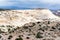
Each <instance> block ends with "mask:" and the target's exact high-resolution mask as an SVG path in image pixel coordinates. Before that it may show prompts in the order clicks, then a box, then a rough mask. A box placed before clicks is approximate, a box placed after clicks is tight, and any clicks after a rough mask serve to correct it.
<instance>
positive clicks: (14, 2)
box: [0, 0, 60, 9]
mask: <svg viewBox="0 0 60 40" xmlns="http://www.w3.org/2000/svg"><path fill="white" fill-rule="evenodd" d="M0 8H7V9H8V8H11V9H17V8H49V9H60V0H0Z"/></svg>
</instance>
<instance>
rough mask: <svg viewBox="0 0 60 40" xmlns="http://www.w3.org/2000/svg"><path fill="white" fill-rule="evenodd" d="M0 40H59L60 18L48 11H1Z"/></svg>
mask: <svg viewBox="0 0 60 40" xmlns="http://www.w3.org/2000/svg"><path fill="white" fill-rule="evenodd" d="M0 40H60V17H59V16H57V15H55V14H53V12H52V11H50V10H49V9H30V10H1V11H0Z"/></svg>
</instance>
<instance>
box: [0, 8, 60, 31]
mask: <svg viewBox="0 0 60 40" xmlns="http://www.w3.org/2000/svg"><path fill="white" fill-rule="evenodd" d="M59 19H60V18H59V17H58V16H55V15H54V14H53V13H52V12H51V11H50V10H49V9H41V10H40V9H33V10H5V11H0V25H1V26H2V25H4V26H7V25H11V26H15V27H12V28H17V27H16V26H19V27H21V26H23V25H24V24H26V23H29V22H37V21H43V20H50V21H59ZM1 29H3V27H1ZM4 30H6V31H7V27H5V29H4Z"/></svg>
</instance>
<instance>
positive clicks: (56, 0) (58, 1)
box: [17, 0, 60, 4]
mask: <svg viewBox="0 0 60 40" xmlns="http://www.w3.org/2000/svg"><path fill="white" fill-rule="evenodd" d="M17 1H20V2H25V3H26V2H36V3H38V2H41V3H49V4H60V0H17Z"/></svg>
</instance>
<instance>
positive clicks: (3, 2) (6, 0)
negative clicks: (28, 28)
mask: <svg viewBox="0 0 60 40" xmlns="http://www.w3.org/2000/svg"><path fill="white" fill-rule="evenodd" d="M16 3H17V2H16V1H12V0H0V6H12V5H15V4H16Z"/></svg>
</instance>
